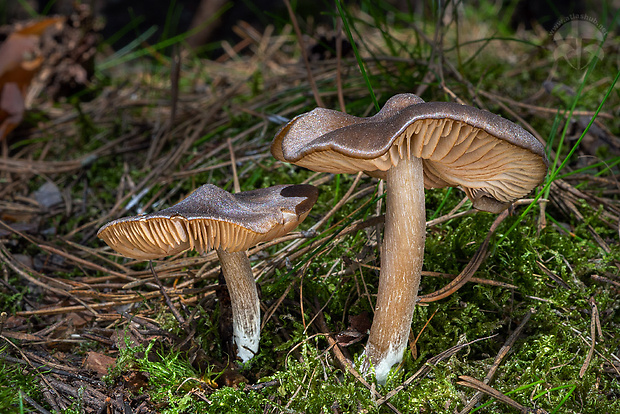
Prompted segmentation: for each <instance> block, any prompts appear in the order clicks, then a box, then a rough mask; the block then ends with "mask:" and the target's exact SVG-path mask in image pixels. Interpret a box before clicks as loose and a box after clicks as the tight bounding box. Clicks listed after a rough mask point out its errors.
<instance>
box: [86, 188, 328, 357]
mask: <svg viewBox="0 0 620 414" xmlns="http://www.w3.org/2000/svg"><path fill="white" fill-rule="evenodd" d="M317 196H318V190H317V189H316V187H314V186H311V185H305V184H302V185H277V186H273V187H269V188H263V189H258V190H252V191H245V192H241V193H237V194H230V193H228V192H226V191H224V190H222V189H220V188H218V187H216V186H214V185H211V184H206V185H203V186H202V187H200V188H198V189H197V190H196V191H194V192H193V193H192V194H190V195H189V196H188V197H187V198H185V199H184V200H183V201H181V202H179V203H178V204H176V205H174V206H172V207H169V208H167V209H164V210H161V211H159V212H155V213H151V214H147V215H143V216H136V217H124V218H120V219H117V220H114V221H112V222H110V223H108V224H106V225H104V226H103V227H102V228H101V229H100V230H99V232H98V233H97V236H99V238H101V239H103V241H105V242H106V243H107V244H108V245H109V246H110V247H112V248H113V249H114V250H116V251H117V252H119V253H120V254H122V255H123V256H127V257H131V258H133V259H144V260H146V259H149V260H150V259H157V258H161V257H165V256H169V255H173V254H177V253H180V252H182V251H185V250H188V249H195V250H197V251H198V252H200V253H205V252H206V251H207V250H209V249H216V251H217V255H218V257H219V259H220V264H221V268H222V273H223V274H224V278H225V280H226V285H227V286H228V291H229V293H230V299H231V306H232V315H233V341H234V343H235V345H236V346H237V356H238V357H239V358H240V359H241V360H242V361H243V362H247V361H248V360H249V359H251V358H252V357H253V356H254V355H255V354H256V352H257V351H258V342H259V338H260V304H259V299H258V292H257V290H256V281H255V279H254V274H253V273H252V268H251V267H250V260H249V259H248V257H247V255H246V253H245V251H246V250H247V249H249V248H250V247H251V246H254V245H255V244H258V243H260V242H265V241H269V240H272V239H275V238H277V237H280V236H282V235H284V234H286V233H288V232H289V231H291V230H293V229H294V228H295V227H297V225H298V224H300V223H301V222H302V221H303V220H304V219H305V218H306V216H307V215H308V213H309V212H310V209H311V208H312V206H313V205H314V203H315V202H316V199H317Z"/></svg>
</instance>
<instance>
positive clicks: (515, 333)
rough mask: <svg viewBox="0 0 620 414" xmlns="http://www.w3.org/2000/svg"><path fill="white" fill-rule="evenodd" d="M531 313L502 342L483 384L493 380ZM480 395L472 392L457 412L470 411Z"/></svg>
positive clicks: (531, 311)
mask: <svg viewBox="0 0 620 414" xmlns="http://www.w3.org/2000/svg"><path fill="white" fill-rule="evenodd" d="M532 313H533V310H532V309H530V310H529V311H528V312H527V313H526V314H525V316H524V317H523V320H522V321H521V323H520V324H519V326H517V329H515V330H514V331H513V332H512V334H510V336H509V337H508V339H506V342H504V345H503V346H502V348H501V349H500V350H499V353H498V354H497V356H496V357H495V361H493V365H491V369H490V370H489V372H487V375H486V376H485V377H484V381H483V382H484V383H485V384H489V383H491V381H492V380H493V376H495V372H496V371H497V369H498V368H499V366H500V364H501V363H502V361H503V359H504V357H505V356H506V355H507V354H508V351H510V348H512V346H513V345H514V343H515V341H516V340H517V338H518V337H519V335H520V334H521V331H523V328H525V325H526V324H527V323H528V322H529V320H530V318H531V317H532ZM482 396H483V393H482V391H478V392H477V393H476V394H474V396H473V397H472V399H471V400H469V402H468V403H467V405H466V406H465V407H464V408H463V409H462V410H461V411H460V412H459V414H466V413H468V412H470V411H471V410H472V409H473V408H474V407H475V406H476V405H477V404H478V403H479V402H480V400H481V399H482Z"/></svg>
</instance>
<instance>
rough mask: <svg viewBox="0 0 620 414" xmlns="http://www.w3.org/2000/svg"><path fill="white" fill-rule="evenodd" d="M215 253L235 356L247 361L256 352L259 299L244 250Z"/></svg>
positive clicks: (222, 250)
mask: <svg viewBox="0 0 620 414" xmlns="http://www.w3.org/2000/svg"><path fill="white" fill-rule="evenodd" d="M217 255H218V257H219V259H220V264H221V266H222V273H223V274H224V279H226V286H227V287H228V293H229V294H230V303H231V307H232V317H233V341H234V343H235V345H236V346H237V356H238V357H239V358H240V359H241V361H243V362H247V361H249V360H250V359H252V357H253V356H254V355H255V354H256V353H257V352H258V342H259V339H260V302H259V299H258V291H257V290H256V280H255V279H254V274H253V273H252V267H251V266H250V260H249V259H248V256H247V255H246V253H245V252H244V251H241V252H235V253H229V252H227V251H226V250H224V249H217Z"/></svg>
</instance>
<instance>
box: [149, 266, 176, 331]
mask: <svg viewBox="0 0 620 414" xmlns="http://www.w3.org/2000/svg"><path fill="white" fill-rule="evenodd" d="M149 267H150V269H151V272H152V273H153V278H155V282H156V283H157V285H158V286H159V291H160V292H161V294H162V296H163V297H164V300H165V301H166V304H167V305H168V307H169V308H170V311H171V312H172V314H173V315H174V318H175V319H176V320H177V322H179V324H180V325H184V324H185V319H184V318H183V316H181V313H180V312H179V311H178V310H177V308H176V307H175V306H174V304H173V303H172V300H170V296H168V293H167V292H166V288H164V285H162V284H161V281H160V280H159V276H157V272H156V271H155V268H154V267H153V262H152V261H150V260H149Z"/></svg>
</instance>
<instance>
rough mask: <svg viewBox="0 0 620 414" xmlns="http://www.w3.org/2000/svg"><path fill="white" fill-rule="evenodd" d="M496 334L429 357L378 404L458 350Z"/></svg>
mask: <svg viewBox="0 0 620 414" xmlns="http://www.w3.org/2000/svg"><path fill="white" fill-rule="evenodd" d="M495 336H497V335H491V336H485V337H484V338H478V339H474V340H473V341H470V342H467V343H464V344H459V345H456V346H453V347H452V348H449V349H446V350H445V351H443V352H441V353H439V354H437V355H435V356H434V357H432V358H429V359H428V361H426V363H425V364H424V366H422V368H420V369H419V370H417V371H416V373H415V374H413V375H412V376H410V377H409V378H407V380H405V382H403V383H402V384H401V385H399V386H398V387H396V388H394V389H393V390H392V391H390V392H388V393H387V394H386V395H385V397H383V398H381V399H379V400H377V405H378V406H379V405H382V404H385V403H386V402H387V401H388V400H389V399H390V398H392V397H394V396H395V395H396V394H398V393H399V392H401V391H402V390H404V389H405V388H408V387H410V386H411V385H412V384H413V383H415V382H417V381H419V380H421V379H422V378H424V377H425V376H426V375H427V374H428V373H429V372H431V370H432V369H433V367H434V366H436V365H437V364H438V363H439V362H441V361H443V360H444V359H446V358H450V357H452V356H453V355H455V354H456V353H457V352H459V351H460V350H461V349H463V348H465V347H468V346H469V345H472V344H475V343H476V342H480V341H484V340H487V339H491V338H494V337H495Z"/></svg>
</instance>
